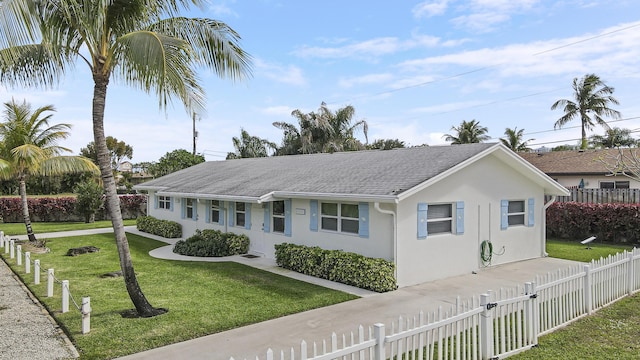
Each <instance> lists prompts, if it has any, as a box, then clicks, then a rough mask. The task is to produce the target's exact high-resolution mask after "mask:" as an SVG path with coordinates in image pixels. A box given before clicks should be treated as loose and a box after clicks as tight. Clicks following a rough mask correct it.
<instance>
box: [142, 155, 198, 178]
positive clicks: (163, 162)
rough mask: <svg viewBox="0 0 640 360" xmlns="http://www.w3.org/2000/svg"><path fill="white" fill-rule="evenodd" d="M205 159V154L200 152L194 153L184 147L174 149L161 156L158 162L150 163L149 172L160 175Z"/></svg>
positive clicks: (155, 175)
mask: <svg viewBox="0 0 640 360" xmlns="http://www.w3.org/2000/svg"><path fill="white" fill-rule="evenodd" d="M204 161H205V160H204V156H202V155H200V154H196V155H193V154H192V153H191V152H189V151H187V150H184V149H179V150H173V151H171V152H168V153H166V154H165V155H164V156H163V157H161V158H160V160H159V161H158V162H157V163H155V164H152V165H150V166H149V172H150V173H151V175H153V177H160V176H164V175H167V174H171V173H173V172H176V171H178V170H182V169H186V168H188V167H190V166H193V165H197V164H200V163H203V162H204Z"/></svg>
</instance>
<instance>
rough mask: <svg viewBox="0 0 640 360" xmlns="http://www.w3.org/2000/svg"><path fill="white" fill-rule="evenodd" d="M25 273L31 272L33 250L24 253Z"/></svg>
mask: <svg viewBox="0 0 640 360" xmlns="http://www.w3.org/2000/svg"><path fill="white" fill-rule="evenodd" d="M24 273H25V274H30V273H31V252H30V251H27V252H25V253H24Z"/></svg>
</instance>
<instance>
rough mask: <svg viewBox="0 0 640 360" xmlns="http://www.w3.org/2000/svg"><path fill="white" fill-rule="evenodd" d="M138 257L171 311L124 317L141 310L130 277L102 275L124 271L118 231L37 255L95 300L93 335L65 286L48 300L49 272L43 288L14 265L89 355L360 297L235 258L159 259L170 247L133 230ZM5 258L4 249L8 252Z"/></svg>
mask: <svg viewBox="0 0 640 360" xmlns="http://www.w3.org/2000/svg"><path fill="white" fill-rule="evenodd" d="M127 237H128V239H129V245H130V247H131V255H132V257H133V263H134V266H135V271H136V274H137V277H138V281H139V283H140V285H141V287H142V290H143V292H144V293H145V295H146V296H147V298H148V299H149V301H150V302H151V303H152V304H153V306H155V307H163V308H167V309H169V312H168V313H166V314H164V315H160V316H156V317H153V318H146V319H131V318H123V317H122V316H121V313H122V312H123V311H126V310H129V309H132V308H133V305H132V303H131V300H130V299H129V297H128V295H127V293H126V290H125V287H124V281H123V280H122V278H121V277H119V278H101V277H100V276H101V275H102V274H105V273H109V272H114V271H117V270H119V268H120V267H119V262H118V254H117V250H116V247H115V244H114V241H113V234H99V235H91V236H82V237H68V238H52V239H48V240H47V246H48V247H49V248H50V249H51V252H50V253H46V254H37V255H36V254H32V259H34V260H35V259H40V261H41V264H42V265H41V266H42V269H43V270H44V269H47V268H54V269H55V276H56V278H58V279H59V280H69V288H70V290H71V294H72V296H73V297H74V298H75V300H76V302H77V303H78V304H80V302H81V298H82V297H83V296H90V297H91V307H92V309H93V312H92V313H91V332H90V333H89V334H86V335H82V334H81V333H80V332H81V321H80V319H81V317H80V313H79V311H77V310H76V309H75V307H74V305H73V303H71V307H70V308H71V311H70V312H68V313H65V314H61V313H60V309H61V299H60V297H61V295H60V292H61V289H60V286H59V285H56V290H55V292H56V293H55V294H54V297H52V298H47V297H46V276H42V279H43V281H42V282H41V284H40V285H34V284H33V275H32V274H28V276H25V274H23V272H24V268H23V267H21V268H16V267H15V262H14V261H11V260H9V264H10V265H11V266H12V267H13V268H14V269H15V270H16V271H17V272H18V273H19V274H20V276H21V277H23V280H24V281H25V283H26V284H27V286H28V287H29V288H31V289H32V291H33V293H34V294H35V295H36V296H37V297H38V298H39V299H40V300H41V301H42V302H43V303H44V304H45V306H47V307H48V308H49V310H50V311H51V312H52V313H53V314H54V316H55V317H56V319H57V320H58V321H59V322H60V323H61V324H62V326H63V327H64V328H65V330H66V331H67V332H68V334H69V335H70V337H71V339H72V341H73V342H74V344H75V345H76V346H77V348H78V350H79V351H80V353H81V357H82V359H111V358H114V357H119V356H124V355H127V354H133V353H137V352H141V351H144V350H148V349H151V348H155V347H160V346H163V345H168V344H171V343H175V342H180V341H185V340H189V339H193V338H196V337H200V336H204V335H207V334H212V333H217V332H220V331H225V330H228V329H232V328H236V327H240V326H244V325H249V324H252V323H256V322H260V321H265V320H268V319H273V318H277V317H281V316H284V315H288V314H293V313H297V312H301V311H305V310H309V309H314V308H319V307H323V306H328V305H332V304H335V303H339V302H343V301H348V300H352V299H354V298H356V296H353V295H350V294H346V293H343V292H339V291H335V290H330V289H326V288H323V287H320V286H316V285H312V284H308V283H305V282H301V281H297V280H294V279H290V278H287V277H283V276H280V275H276V274H273V273H269V272H266V271H262V270H258V269H255V268H251V267H248V266H244V265H241V264H237V263H233V262H224V263H206V262H181V261H170V260H160V259H155V258H152V257H150V256H149V255H148V252H149V251H150V250H152V249H154V248H157V247H160V246H163V245H165V244H164V243H161V242H157V241H154V240H151V239H148V238H144V237H140V236H136V235H132V234H128V236H127ZM87 245H93V246H97V247H99V248H100V251H99V252H97V253H91V254H85V255H80V256H76V257H69V256H65V254H66V252H67V250H68V249H69V248H73V247H79V246H87ZM2 255H4V254H2Z"/></svg>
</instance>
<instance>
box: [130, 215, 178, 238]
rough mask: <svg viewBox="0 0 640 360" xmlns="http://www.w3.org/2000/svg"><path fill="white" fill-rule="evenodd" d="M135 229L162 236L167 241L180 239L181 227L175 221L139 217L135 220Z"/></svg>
mask: <svg viewBox="0 0 640 360" xmlns="http://www.w3.org/2000/svg"><path fill="white" fill-rule="evenodd" d="M136 227H137V228H138V230H140V231H142V232H146V233H149V234H153V235H158V236H162V237H165V238H168V239H175V238H179V237H182V225H180V224H178V223H177V222H175V221H169V220H159V219H156V218H154V217H153V216H140V217H138V218H137V219H136Z"/></svg>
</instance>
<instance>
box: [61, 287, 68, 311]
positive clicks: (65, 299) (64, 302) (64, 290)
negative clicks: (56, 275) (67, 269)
mask: <svg viewBox="0 0 640 360" xmlns="http://www.w3.org/2000/svg"><path fill="white" fill-rule="evenodd" d="M66 312H69V280H62V313H63V314H64V313H66Z"/></svg>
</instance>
